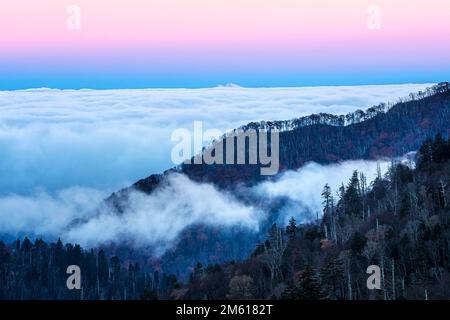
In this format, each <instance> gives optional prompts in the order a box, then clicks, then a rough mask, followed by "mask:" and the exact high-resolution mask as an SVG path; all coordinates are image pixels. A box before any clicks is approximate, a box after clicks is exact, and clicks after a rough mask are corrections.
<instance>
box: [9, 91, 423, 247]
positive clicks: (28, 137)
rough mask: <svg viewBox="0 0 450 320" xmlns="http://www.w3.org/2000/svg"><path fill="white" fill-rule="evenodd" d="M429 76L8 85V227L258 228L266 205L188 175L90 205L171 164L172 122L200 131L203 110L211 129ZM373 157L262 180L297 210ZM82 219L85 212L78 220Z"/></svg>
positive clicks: (92, 234)
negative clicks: (151, 191)
mask: <svg viewBox="0 0 450 320" xmlns="http://www.w3.org/2000/svg"><path fill="white" fill-rule="evenodd" d="M429 86H431V85H427V84H422V85H388V86H361V87H321V88H319V87H311V88H267V89H264V88H262V89H248V88H240V87H237V86H225V87H217V88H210V89H147V90H104V91H98V90H52V89H33V90H20V91H0V234H8V235H23V234H34V235H43V236H46V235H50V236H59V235H61V234H64V235H65V238H66V239H68V240H71V241H75V242H79V243H85V244H95V243H102V242H108V241H112V240H118V239H122V238H123V239H128V240H137V241H139V242H142V243H145V244H161V245H166V244H167V243H170V242H171V241H173V240H174V239H175V238H176V236H177V235H178V234H179V232H180V231H181V230H183V229H184V228H185V227H186V226H188V225H191V224H195V223H198V222H205V223H207V224H211V225H236V224H242V225H245V226H247V227H248V228H250V229H253V230H256V229H257V225H258V215H259V213H258V212H257V209H255V208H252V207H248V206H244V205H243V204H241V203H239V202H238V201H237V200H236V199H235V198H234V197H233V196H232V195H229V194H223V193H220V192H218V191H217V190H216V189H215V188H214V187H212V186H210V185H202V184H197V183H194V182H192V181H190V180H188V179H187V178H186V177H183V176H177V177H173V178H172V179H171V181H170V183H169V185H168V186H166V187H165V189H162V190H160V191H159V192H158V193H156V194H155V195H152V196H144V195H142V194H140V193H136V194H133V196H132V200H133V201H132V206H131V207H130V209H129V212H128V214H126V215H123V216H122V217H117V216H111V215H110V214H109V212H110V211H109V210H105V209H104V208H103V209H100V211H98V210H97V212H96V215H95V216H92V212H94V211H95V210H94V208H97V207H98V206H99V204H101V203H102V199H104V198H105V197H106V196H107V195H108V194H110V193H111V192H112V191H115V190H117V189H119V188H121V187H124V186H127V185H128V184H131V183H132V182H134V181H136V180H137V179H140V178H143V177H145V176H148V175H150V174H151V173H159V172H161V171H163V170H165V169H167V168H169V167H172V166H173V163H172V162H171V160H170V154H171V148H172V147H173V145H174V142H172V141H171V139H170V137H171V133H172V132H173V130H175V129H178V128H186V129H188V130H189V129H191V130H192V128H193V122H194V121H203V126H204V129H205V130H206V129H209V128H217V129H220V130H226V129H231V128H236V127H238V126H240V125H243V124H246V123H248V122H250V121H258V120H284V119H291V118H295V117H300V116H304V115H308V114H311V113H318V112H328V113H334V114H344V113H347V112H351V111H354V110H356V109H365V108H367V107H370V106H372V105H374V104H378V103H379V102H383V101H385V102H386V101H396V100H397V99H398V98H399V97H403V96H407V95H408V94H409V93H410V92H416V91H419V90H423V89H424V88H426V87H429ZM374 168H376V163H373V162H361V163H358V162H350V163H343V164H341V165H334V166H325V167H322V166H319V165H314V164H310V165H308V166H306V167H304V168H302V169H301V170H300V171H298V172H290V173H286V174H285V175H283V177H282V178H281V179H279V180H278V181H277V182H272V184H270V183H268V184H265V185H262V186H260V187H259V189H258V190H257V191H258V192H260V193H262V194H264V195H266V196H281V195H283V196H287V197H290V198H291V199H292V203H293V207H292V210H291V211H296V212H301V211H300V210H297V209H298V208H300V207H301V208H310V209H311V211H313V210H317V208H318V206H320V191H321V188H322V187H323V185H324V184H325V183H326V182H328V183H330V184H331V185H332V186H334V185H336V184H340V183H341V182H344V181H347V180H348V178H349V176H350V174H351V171H352V170H354V169H360V170H362V171H365V172H369V175H370V173H371V172H373V170H375V169H374ZM316 189H317V190H316ZM174 195H176V196H174ZM296 206H299V207H298V208H297V207H296ZM74 219H80V221H85V222H84V223H81V224H78V225H76V226H74V225H73V224H72V222H73V220H74ZM167 226H170V228H169V229H168V227H167Z"/></svg>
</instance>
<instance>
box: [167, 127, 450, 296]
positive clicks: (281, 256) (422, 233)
mask: <svg viewBox="0 0 450 320" xmlns="http://www.w3.org/2000/svg"><path fill="white" fill-rule="evenodd" d="M334 191H335V190H331V189H330V187H329V186H328V185H326V186H325V187H324V189H323V193H322V197H323V218H322V219H320V221H317V222H316V223H313V224H310V225H301V226H296V223H295V220H294V219H293V218H292V219H291V222H290V224H289V225H288V226H286V227H284V226H276V225H273V226H272V228H271V230H270V233H269V235H268V240H267V241H265V242H264V243H261V244H260V245H258V247H257V248H256V250H255V251H254V252H253V254H252V256H251V257H250V258H249V259H248V260H246V261H244V262H240V263H237V262H231V263H227V264H223V265H215V266H209V267H203V266H201V265H198V266H197V268H196V270H195V271H194V272H193V274H192V276H191V281H190V283H189V284H188V285H187V286H186V287H184V288H183V291H180V290H179V291H176V292H175V293H174V295H175V296H178V295H179V294H180V293H183V295H182V297H183V298H192V299H201V298H207V299H225V298H237V299H251V298H256V299H267V298H277V299H350V300H351V299H385V300H386V299H440V298H446V299H448V297H449V296H450V289H449V288H450V286H449V285H450V202H449V200H450V140H445V139H444V138H442V136H441V135H437V136H436V138H435V139H434V140H430V139H428V140H426V141H425V142H424V143H423V144H422V146H421V147H420V150H419V153H418V159H417V167H416V168H415V169H414V168H411V167H408V166H407V165H405V164H401V163H395V162H393V163H392V165H391V167H390V169H389V171H388V172H387V173H386V174H385V175H382V174H381V172H380V173H379V174H378V177H377V178H376V179H375V181H374V182H373V183H372V184H370V185H368V184H367V182H366V178H365V176H364V173H363V172H356V171H355V172H354V174H353V175H352V177H350V179H349V182H348V183H347V185H342V187H341V188H340V189H339V190H337V191H338V192H337V194H336V193H335V192H334ZM369 265H378V266H379V267H380V268H381V290H374V291H371V290H368V289H367V286H366V281H367V278H368V275H367V274H366V269H367V267H368V266H369Z"/></svg>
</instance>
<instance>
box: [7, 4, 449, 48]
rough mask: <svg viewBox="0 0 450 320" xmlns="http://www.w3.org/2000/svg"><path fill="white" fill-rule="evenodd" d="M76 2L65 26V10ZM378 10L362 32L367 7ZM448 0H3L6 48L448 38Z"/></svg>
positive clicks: (398, 40)
mask: <svg viewBox="0 0 450 320" xmlns="http://www.w3.org/2000/svg"><path fill="white" fill-rule="evenodd" d="M71 4H75V5H78V6H79V7H80V8H81V19H82V20H81V30H80V31H78V32H69V31H68V29H67V27H66V20H67V13H66V8H67V7H68V6H69V5H71ZM370 5H378V6H379V7H380V8H381V10H382V11H381V13H382V15H381V17H382V21H381V23H382V24H381V30H379V31H376V32H373V31H370V30H368V28H367V26H366V21H367V18H368V15H367V13H366V10H367V8H368V7H369V6H370ZM449 13H450V1H447V0H428V1H424V0H395V1H392V0H371V1H368V0H340V1H336V0H126V1H118V0H116V1H114V0H112V1H111V0H96V1H92V0H73V1H67V0H40V1H33V0H14V1H10V2H7V3H2V4H1V10H0V30H2V31H1V32H0V43H2V49H4V50H14V51H16V50H28V49H35V48H42V47H45V48H49V47H56V48H61V47H63V48H64V47H69V48H79V49H80V48H83V47H89V48H94V47H100V48H108V47H113V48H115V47H120V46H125V45H126V46H132V47H139V48H150V49H151V48H161V47H169V48H173V47H184V48H185V47H186V46H187V47H189V46H193V47H199V46H200V47H229V46H231V47H233V46H242V45H244V46H247V45H248V46H250V45H255V44H256V45H261V46H267V45H271V44H277V45H281V46H283V45H284V46H300V47H301V46H302V45H306V44H313V43H319V44H320V45H321V46H327V45H333V44H334V43H339V42H340V41H353V42H355V43H356V42H367V41H375V42H380V43H384V44H388V43H391V42H392V43H394V42H401V43H405V44H408V43H413V42H422V41H429V40H430V39H431V40H437V39H439V38H440V39H442V41H444V39H447V41H446V42H450V41H448V39H450V19H449V18H448V17H449Z"/></svg>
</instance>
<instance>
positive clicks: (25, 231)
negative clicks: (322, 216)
mask: <svg viewBox="0 0 450 320" xmlns="http://www.w3.org/2000/svg"><path fill="white" fill-rule="evenodd" d="M104 197H105V194H104V193H101V192H98V191H96V190H92V189H81V188H72V189H68V190H65V191H62V192H59V193H58V194H57V195H55V196H51V195H49V194H47V193H45V192H39V193H37V194H35V195H33V196H29V197H25V196H17V195H10V196H4V197H0V236H1V235H2V234H3V235H7V236H10V237H16V236H23V235H28V236H42V237H44V238H46V239H49V238H53V239H55V238H57V237H61V238H62V239H63V240H64V241H70V242H74V243H80V244H82V245H84V246H96V245H98V244H108V243H113V242H115V243H124V242H127V243H129V244H131V245H134V246H136V247H141V246H150V247H153V248H154V249H155V252H156V253H163V252H164V250H165V249H167V248H168V247H170V246H171V245H172V244H173V242H174V241H176V239H177V237H178V235H179V234H180V232H182V231H183V230H184V229H185V228H186V227H188V226H190V225H193V224H204V225H207V226H216V227H233V226H241V227H244V228H247V229H248V230H249V231H257V230H258V227H259V217H260V214H259V213H258V210H257V209H255V208H253V207H251V206H247V205H244V204H242V203H240V202H239V201H238V200H236V199H235V198H234V197H233V196H232V195H230V194H228V193H224V192H221V191H218V190H217V189H216V188H215V187H213V186H212V185H210V184H199V183H196V182H193V181H191V180H189V179H188V178H187V177H186V176H184V175H181V174H172V175H170V176H169V177H168V181H167V183H165V184H164V185H162V186H161V187H160V188H158V189H157V190H155V192H154V193H152V194H151V195H147V194H144V193H141V192H139V191H132V192H131V193H130V198H129V199H130V201H129V202H128V206H126V207H125V210H124V212H123V213H122V214H118V213H116V212H114V210H111V208H109V207H108V206H107V205H106V204H105V203H103V202H102V199H103V198H104Z"/></svg>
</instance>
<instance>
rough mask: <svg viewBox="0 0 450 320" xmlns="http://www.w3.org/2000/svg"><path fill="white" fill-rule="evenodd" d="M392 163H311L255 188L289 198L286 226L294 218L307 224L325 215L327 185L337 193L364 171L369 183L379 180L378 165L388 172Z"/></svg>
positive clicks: (264, 192) (262, 193) (260, 191)
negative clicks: (323, 192) (324, 189)
mask: <svg viewBox="0 0 450 320" xmlns="http://www.w3.org/2000/svg"><path fill="white" fill-rule="evenodd" d="M389 163H390V162H389V161H363V160H357V161H344V162H341V163H338V164H331V165H320V164H317V163H313V162H312V163H309V164H306V165H305V166H303V167H301V168H300V169H298V170H296V171H288V172H286V173H284V174H282V175H281V176H280V177H279V178H278V179H277V180H275V181H268V182H264V183H261V184H260V185H258V186H257V187H256V190H257V192H258V193H259V194H261V195H262V196H265V197H269V198H276V197H285V198H287V199H289V202H288V204H287V205H286V207H285V210H284V211H283V212H282V215H281V219H282V220H283V222H284V223H287V220H288V219H290V217H291V216H294V217H295V218H296V219H297V221H301V222H306V221H308V220H311V219H314V218H315V217H316V214H318V215H319V216H321V215H322V198H321V194H322V190H323V187H324V186H325V184H327V183H328V185H329V186H330V187H331V189H332V190H333V195H334V196H335V198H337V197H336V191H337V190H338V189H339V187H340V186H341V185H342V184H344V185H347V183H348V181H349V179H350V177H351V175H352V173H353V171H354V170H358V172H362V173H364V174H365V176H366V177H367V182H368V183H370V182H371V181H373V180H374V179H375V177H376V173H377V166H378V165H379V166H380V169H381V172H382V173H384V172H386V171H387V168H388V165H389Z"/></svg>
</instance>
